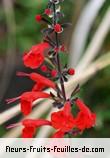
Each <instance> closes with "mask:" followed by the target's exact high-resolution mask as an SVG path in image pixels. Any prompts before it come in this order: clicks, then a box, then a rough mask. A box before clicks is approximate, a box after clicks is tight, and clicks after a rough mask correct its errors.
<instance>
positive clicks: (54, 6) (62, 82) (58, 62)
mask: <svg viewBox="0 0 110 158" xmlns="http://www.w3.org/2000/svg"><path fill="white" fill-rule="evenodd" d="M53 10H54V25H55V24H56V5H55V4H53ZM55 39H56V45H57V47H59V40H58V33H57V32H56V33H55ZM56 60H57V64H58V72H59V78H60V84H61V89H62V95H63V98H64V100H65V101H66V93H65V87H64V81H63V77H62V68H61V63H60V57H59V53H58V52H57V55H56Z"/></svg>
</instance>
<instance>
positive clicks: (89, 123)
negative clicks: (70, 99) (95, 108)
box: [75, 99, 96, 130]
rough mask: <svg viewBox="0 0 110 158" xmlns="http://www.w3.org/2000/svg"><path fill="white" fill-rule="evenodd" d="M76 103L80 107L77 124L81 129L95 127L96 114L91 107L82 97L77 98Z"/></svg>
mask: <svg viewBox="0 0 110 158" xmlns="http://www.w3.org/2000/svg"><path fill="white" fill-rule="evenodd" d="M75 103H76V105H77V106H78V108H79V109H80V112H79V113H78V115H77V117H76V126H77V127H78V128H79V129H80V130H84V129H86V128H91V127H93V126H94V125H95V121H96V114H95V113H91V111H90V109H89V108H88V107H87V106H86V105H85V104H84V103H83V101H81V100H80V99H77V100H76V101H75Z"/></svg>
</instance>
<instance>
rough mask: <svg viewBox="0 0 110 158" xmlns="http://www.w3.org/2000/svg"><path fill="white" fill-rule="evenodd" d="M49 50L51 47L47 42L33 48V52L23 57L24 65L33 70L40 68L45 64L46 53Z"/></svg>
mask: <svg viewBox="0 0 110 158" xmlns="http://www.w3.org/2000/svg"><path fill="white" fill-rule="evenodd" d="M49 48H50V46H49V44H48V43H46V42H43V43H40V44H37V45H35V46H33V47H32V48H31V50H30V51H29V52H28V53H25V54H24V56H23V63H24V65H25V66H26V67H30V68H32V69H35V68H38V67H39V66H40V65H41V64H42V63H43V62H44V52H45V51H46V50H47V49H49Z"/></svg>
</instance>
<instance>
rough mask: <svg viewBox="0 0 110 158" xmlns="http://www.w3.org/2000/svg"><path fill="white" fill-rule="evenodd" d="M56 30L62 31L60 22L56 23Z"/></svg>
mask: <svg viewBox="0 0 110 158" xmlns="http://www.w3.org/2000/svg"><path fill="white" fill-rule="evenodd" d="M54 31H55V32H57V33H60V32H61V31H62V27H61V25H60V24H56V25H55V26H54Z"/></svg>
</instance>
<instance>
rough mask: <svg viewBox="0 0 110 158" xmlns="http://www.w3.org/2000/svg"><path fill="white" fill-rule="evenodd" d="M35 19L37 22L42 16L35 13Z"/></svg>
mask: <svg viewBox="0 0 110 158" xmlns="http://www.w3.org/2000/svg"><path fill="white" fill-rule="evenodd" d="M35 19H36V21H37V22H40V21H41V20H42V16H41V15H40V14H39V15H36V17H35Z"/></svg>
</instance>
